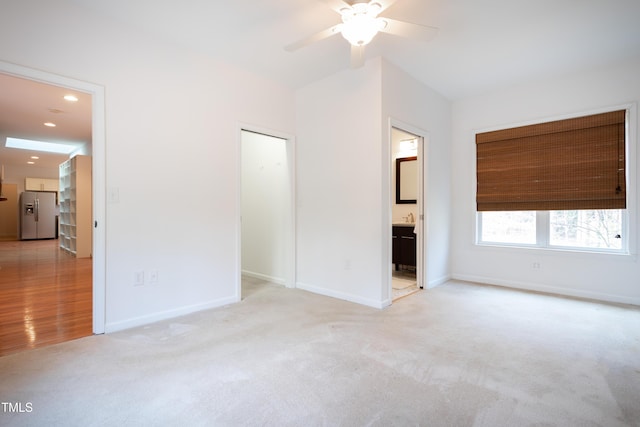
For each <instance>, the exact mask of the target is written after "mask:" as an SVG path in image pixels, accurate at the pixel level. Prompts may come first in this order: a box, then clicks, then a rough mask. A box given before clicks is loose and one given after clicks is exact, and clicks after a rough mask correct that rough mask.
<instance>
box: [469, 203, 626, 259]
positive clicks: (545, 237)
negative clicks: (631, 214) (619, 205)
mask: <svg viewBox="0 0 640 427" xmlns="http://www.w3.org/2000/svg"><path fill="white" fill-rule="evenodd" d="M625 229H626V211H624V210H622V209H599V210H566V211H504V212H478V243H480V244H489V245H495V244H497V245H505V246H509V245H510V246H524V247H542V248H553V249H575V250H592V251H599V252H623V251H625V250H626V248H627V243H626V242H627V239H626V235H627V233H626V230H625Z"/></svg>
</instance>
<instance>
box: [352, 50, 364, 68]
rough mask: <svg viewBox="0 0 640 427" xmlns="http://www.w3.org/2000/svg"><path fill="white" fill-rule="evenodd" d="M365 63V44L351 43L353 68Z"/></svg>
mask: <svg viewBox="0 0 640 427" xmlns="http://www.w3.org/2000/svg"><path fill="white" fill-rule="evenodd" d="M363 65H364V46H354V45H351V68H360V67H362V66H363Z"/></svg>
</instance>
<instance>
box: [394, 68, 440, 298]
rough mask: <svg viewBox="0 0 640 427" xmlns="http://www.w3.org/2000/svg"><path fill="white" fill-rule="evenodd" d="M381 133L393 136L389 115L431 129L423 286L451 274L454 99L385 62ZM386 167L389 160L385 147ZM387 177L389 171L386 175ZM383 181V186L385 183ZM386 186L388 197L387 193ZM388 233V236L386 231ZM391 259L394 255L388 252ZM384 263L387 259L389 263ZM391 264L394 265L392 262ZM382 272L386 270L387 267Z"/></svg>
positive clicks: (427, 150)
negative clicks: (450, 100) (450, 166)
mask: <svg viewBox="0 0 640 427" xmlns="http://www.w3.org/2000/svg"><path fill="white" fill-rule="evenodd" d="M382 65H383V68H382V70H383V72H382V77H383V86H382V88H383V91H382V93H383V111H382V120H383V122H384V123H385V126H384V128H383V135H384V137H385V138H389V136H388V135H389V134H390V129H389V126H390V124H389V118H391V119H394V120H397V121H399V122H401V123H406V124H408V125H411V126H413V127H415V128H417V129H420V130H422V131H424V132H426V133H427V135H428V136H427V138H426V141H425V144H426V150H425V152H424V157H425V169H426V175H425V183H424V188H425V194H424V195H423V198H424V200H425V207H424V209H425V228H426V230H425V244H426V247H425V251H424V262H425V267H424V268H425V270H426V277H425V286H426V287H427V288H431V287H434V286H437V285H439V284H442V283H444V282H445V281H447V280H448V279H449V277H450V261H449V260H450V253H449V252H450V246H449V241H450V231H451V223H450V217H451V184H450V182H451V175H450V171H449V165H450V159H451V103H450V102H449V101H448V100H447V99H446V98H445V97H443V96H442V95H440V94H438V93H437V92H435V91H434V90H432V89H431V88H429V87H427V86H425V85H423V84H421V83H420V82H418V81H417V80H415V79H414V78H413V77H411V76H410V75H409V74H407V73H406V72H404V71H403V70H401V69H400V68H398V67H396V66H395V65H393V64H391V63H389V62H387V61H383V62H382ZM406 130H408V131H411V129H406ZM386 153H387V154H386V156H387V157H386V159H385V160H383V162H385V163H384V166H385V167H387V166H386V165H388V164H389V163H388V162H389V161H390V160H389V151H388V150H387V151H386ZM386 178H387V180H388V181H389V182H390V179H388V176H386ZM386 185H387V184H385V185H383V188H386ZM388 191H389V190H388V189H385V191H384V192H383V198H384V197H390V196H389V194H390V193H389V192H388ZM385 236H388V237H389V238H390V235H388V234H387V235H385ZM387 259H391V258H390V257H388V258H387ZM385 265H386V264H385ZM389 265H390V264H389ZM384 274H388V273H387V272H386V270H385V272H384Z"/></svg>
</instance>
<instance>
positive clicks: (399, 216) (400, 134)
mask: <svg viewBox="0 0 640 427" xmlns="http://www.w3.org/2000/svg"><path fill="white" fill-rule="evenodd" d="M414 136H415V135H409V134H407V133H406V132H404V131H401V130H399V129H396V128H392V129H391V219H392V222H393V223H394V224H396V223H399V222H407V219H408V216H409V214H410V213H411V214H413V217H414V218H415V217H416V215H417V214H418V205H417V204H397V203H396V176H397V174H396V159H397V158H399V157H400V158H403V157H412V156H417V155H418V150H417V145H416V148H415V149H411V148H409V149H407V147H406V145H407V144H406V143H403V142H401V141H402V140H406V139H407V138H411V137H414ZM416 185H418V183H417V182H416Z"/></svg>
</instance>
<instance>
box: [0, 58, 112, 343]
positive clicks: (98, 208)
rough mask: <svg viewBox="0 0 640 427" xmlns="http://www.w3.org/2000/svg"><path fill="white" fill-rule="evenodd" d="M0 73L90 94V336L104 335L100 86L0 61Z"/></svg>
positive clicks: (102, 106) (102, 114) (103, 171)
mask: <svg viewBox="0 0 640 427" xmlns="http://www.w3.org/2000/svg"><path fill="white" fill-rule="evenodd" d="M0 73H2V74H7V75H10V76H13V77H19V78H23V79H27V80H33V81H36V82H40V83H44V84H49V85H53V86H60V87H65V88H68V89H71V90H74V91H78V92H84V93H87V94H89V95H91V132H92V135H91V138H92V141H91V145H92V156H91V157H92V189H91V190H92V203H93V221H94V228H93V249H92V253H93V258H92V264H93V266H92V275H93V277H92V287H93V309H92V311H93V313H92V319H93V333H94V334H104V332H105V322H106V213H105V195H106V190H105V188H106V168H105V163H106V162H105V157H106V154H105V153H106V151H105V150H106V146H105V145H106V139H105V104H104V102H105V96H104V87H103V86H100V85H97V84H94V83H89V82H86V81H82V80H77V79H73V78H70V77H64V76H61V75H58V74H53V73H49V72H46V71H41V70H36V69H33V68H28V67H24V66H21V65H17V64H12V63H10V62H4V61H0Z"/></svg>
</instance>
